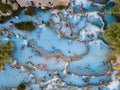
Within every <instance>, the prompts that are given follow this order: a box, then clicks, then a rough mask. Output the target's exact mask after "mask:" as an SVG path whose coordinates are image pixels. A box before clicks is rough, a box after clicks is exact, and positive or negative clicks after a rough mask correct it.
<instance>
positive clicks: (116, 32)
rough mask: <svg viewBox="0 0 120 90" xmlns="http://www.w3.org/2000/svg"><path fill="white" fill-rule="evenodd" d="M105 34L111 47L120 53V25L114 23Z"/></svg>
mask: <svg viewBox="0 0 120 90" xmlns="http://www.w3.org/2000/svg"><path fill="white" fill-rule="evenodd" d="M103 34H104V36H105V37H106V39H107V40H108V41H109V42H110V46H112V47H114V48H115V49H116V51H117V52H118V53H120V23H118V22H115V23H112V24H111V25H109V26H108V30H106V31H105V32H104V33H103Z"/></svg>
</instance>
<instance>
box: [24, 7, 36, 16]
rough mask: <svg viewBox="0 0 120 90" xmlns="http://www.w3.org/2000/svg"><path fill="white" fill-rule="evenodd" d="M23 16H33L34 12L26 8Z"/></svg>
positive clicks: (31, 8) (30, 8)
mask: <svg viewBox="0 0 120 90" xmlns="http://www.w3.org/2000/svg"><path fill="white" fill-rule="evenodd" d="M25 14H26V15H29V16H33V15H35V12H34V9H33V7H28V8H26V10H25Z"/></svg>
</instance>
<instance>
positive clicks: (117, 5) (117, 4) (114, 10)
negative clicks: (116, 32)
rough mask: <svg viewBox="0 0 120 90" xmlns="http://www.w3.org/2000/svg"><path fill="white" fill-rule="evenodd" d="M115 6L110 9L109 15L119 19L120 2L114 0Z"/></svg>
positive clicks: (119, 0)
mask: <svg viewBox="0 0 120 90" xmlns="http://www.w3.org/2000/svg"><path fill="white" fill-rule="evenodd" d="M114 2H115V5H114V6H113V7H112V8H111V9H110V11H109V12H110V13H111V14H114V15H116V16H117V17H119V18H120V0H114Z"/></svg>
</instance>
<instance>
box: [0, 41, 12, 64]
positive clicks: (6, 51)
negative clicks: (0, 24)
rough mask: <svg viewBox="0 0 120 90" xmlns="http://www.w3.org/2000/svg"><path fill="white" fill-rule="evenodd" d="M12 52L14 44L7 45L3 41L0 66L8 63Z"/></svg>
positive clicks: (0, 47)
mask: <svg viewBox="0 0 120 90" xmlns="http://www.w3.org/2000/svg"><path fill="white" fill-rule="evenodd" d="M12 50H13V44H12V43H7V44H5V43H3V42H2V41H0V64H3V63H7V62H8V61H9V57H10V54H11V52H12Z"/></svg>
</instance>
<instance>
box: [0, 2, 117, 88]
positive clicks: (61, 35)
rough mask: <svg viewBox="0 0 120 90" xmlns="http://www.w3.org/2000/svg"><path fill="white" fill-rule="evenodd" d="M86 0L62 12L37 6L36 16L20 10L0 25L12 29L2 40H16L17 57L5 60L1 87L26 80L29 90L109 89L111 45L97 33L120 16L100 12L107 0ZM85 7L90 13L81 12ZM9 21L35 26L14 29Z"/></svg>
mask: <svg viewBox="0 0 120 90" xmlns="http://www.w3.org/2000/svg"><path fill="white" fill-rule="evenodd" d="M82 1H83V0H76V2H77V3H76V5H73V4H72V1H71V5H70V7H69V8H68V9H67V10H61V11H59V10H49V11H47V12H44V11H41V10H38V9H37V8H35V12H36V14H35V15H34V16H27V15H25V14H24V12H23V11H21V13H20V14H19V15H18V19H17V18H16V17H14V18H11V19H10V20H8V21H7V22H5V23H3V24H0V29H1V31H2V30H3V29H4V28H6V29H7V32H8V33H3V34H2V35H1V36H0V40H2V41H5V42H7V41H8V40H10V41H11V42H12V43H13V44H14V50H13V52H12V61H10V62H9V63H8V64H5V65H4V69H5V70H4V72H2V71H0V88H16V87H17V86H18V85H19V84H20V83H25V84H26V85H27V89H26V90H31V89H32V90H53V86H54V87H55V88H57V89H56V90H70V89H68V87H71V86H72V88H75V90H80V89H79V88H82V87H85V86H86V87H87V86H96V88H97V86H98V87H100V88H102V89H101V90H110V89H109V87H107V85H105V84H108V83H109V82H110V81H111V73H112V71H111V70H110V64H109V62H108V61H107V58H106V55H107V54H108V52H109V51H110V49H109V47H108V46H107V45H106V44H105V43H104V42H103V41H102V40H100V39H99V38H98V37H99V36H102V34H101V32H103V28H104V26H105V24H107V25H108V24H110V23H111V22H115V21H116V18H115V17H114V16H112V15H110V14H107V13H105V14H102V13H101V12H100V11H101V9H103V8H105V5H103V4H101V3H104V0H100V1H99V0H98V1H97V0H94V1H95V2H97V3H95V4H94V5H91V4H90V3H91V1H89V0H84V1H83V2H82ZM105 1H107V0H105ZM80 2H82V5H83V6H81V3H80ZM80 7H83V10H84V11H85V13H81V12H80ZM59 13H62V15H63V18H61V17H60V16H59ZM98 13H101V14H102V16H103V17H102V16H101V15H99V14H98ZM108 17H109V18H111V20H108ZM103 19H104V20H103ZM10 21H13V22H14V23H19V22H22V21H25V22H27V21H32V22H33V23H34V24H35V27H36V28H35V30H33V31H26V30H23V31H21V30H18V29H16V28H15V27H13V28H10V27H9V26H10V25H12V24H11V23H10ZM41 21H44V23H42V22H41ZM47 22H51V23H52V24H53V28H54V29H53V28H51V27H50V26H47V25H46V23H47ZM71 34H72V36H71ZM29 84H30V85H29ZM104 85H105V86H104ZM65 88H67V89H65ZM71 90H74V89H71ZM82 90H84V89H82ZM88 90H95V89H94V87H91V88H90V89H88Z"/></svg>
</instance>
